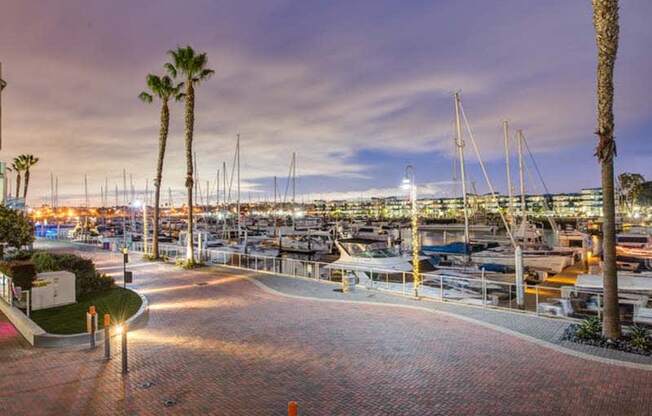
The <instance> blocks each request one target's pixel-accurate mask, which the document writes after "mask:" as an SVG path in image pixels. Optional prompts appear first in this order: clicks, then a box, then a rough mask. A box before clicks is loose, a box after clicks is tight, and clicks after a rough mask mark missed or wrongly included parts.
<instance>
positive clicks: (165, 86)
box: [138, 74, 183, 259]
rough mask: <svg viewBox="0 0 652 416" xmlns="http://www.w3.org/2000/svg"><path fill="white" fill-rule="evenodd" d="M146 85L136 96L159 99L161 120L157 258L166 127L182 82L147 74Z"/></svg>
mask: <svg viewBox="0 0 652 416" xmlns="http://www.w3.org/2000/svg"><path fill="white" fill-rule="evenodd" d="M146 81H147V87H148V88H149V91H150V92H145V91H143V92H141V93H140V95H139V96H138V97H139V98H140V99H141V100H142V101H143V102H145V103H151V102H152V100H153V98H154V96H156V97H157V98H158V99H159V100H160V101H161V121H160V128H159V135H158V161H157V163H156V178H155V179H154V227H153V228H154V229H153V234H152V256H153V257H154V258H155V259H158V258H159V253H158V227H159V216H160V207H159V205H160V201H161V180H162V178H163V159H164V158H165V147H166V145H167V140H168V129H169V127H170V109H169V107H168V102H169V101H170V99H171V98H172V99H174V100H177V101H178V100H180V99H181V98H182V97H183V94H181V93H180V92H179V91H180V90H181V88H182V87H183V83H179V84H175V83H174V81H172V79H171V78H170V77H169V76H167V75H165V76H162V77H159V76H158V75H153V74H149V75H147V78H146Z"/></svg>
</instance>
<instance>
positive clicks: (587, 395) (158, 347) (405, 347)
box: [0, 253, 652, 415]
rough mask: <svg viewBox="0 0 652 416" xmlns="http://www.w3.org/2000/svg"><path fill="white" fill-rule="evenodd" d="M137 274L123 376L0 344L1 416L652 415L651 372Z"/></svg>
mask: <svg viewBox="0 0 652 416" xmlns="http://www.w3.org/2000/svg"><path fill="white" fill-rule="evenodd" d="M94 256H95V257H97V258H98V259H100V258H102V257H103V255H102V254H97V253H96V254H94ZM105 265H107V266H109V265H110V263H109V262H106V263H105ZM137 270H138V272H137V273H136V279H137V280H136V281H137V282H138V287H139V289H141V290H142V291H143V292H144V294H145V295H146V296H147V297H148V298H149V300H150V304H151V309H150V318H149V323H148V326H147V327H146V328H144V329H141V330H137V331H134V332H133V333H131V337H130V354H131V356H130V358H131V360H130V368H131V371H130V373H129V375H128V376H127V377H124V378H123V377H122V376H121V375H120V369H119V366H120V362H119V360H117V359H114V360H112V361H111V362H109V363H105V362H104V361H103V360H102V350H101V349H99V348H98V349H97V350H96V351H87V350H84V349H66V350H44V349H30V348H28V347H27V346H25V345H24V344H22V343H21V342H20V341H19V340H13V341H5V342H2V341H0V342H2V343H1V344H0V357H11V358H10V359H6V358H0V359H2V360H3V361H2V363H1V364H2V377H1V378H0V414H13V415H21V414H32V415H41V414H43V415H60V414H107V415H109V414H111V415H112V414H129V415H132V414H142V415H149V414H151V415H161V414H184V415H185V414H218V415H238V414H243V415H270V414H271V415H283V414H286V409H287V402H288V401H289V400H296V401H298V402H299V407H300V414H303V415H384V414H390V415H391V414H398V415H403V414H411V415H431V414H481V415H506V414H535V413H536V414H577V415H581V414H646V413H647V412H650V408H651V405H652V399H651V398H650V395H649V391H650V388H651V387H652V372H649V371H643V370H636V369H631V368H623V367H617V366H611V365H607V364H602V363H597V362H593V361H587V360H583V359H580V358H577V357H573V356H570V355H566V354H560V353H558V352H555V351H553V350H550V349H548V348H543V347H541V346H539V345H536V344H532V343H529V342H527V341H524V340H522V339H520V338H516V337H511V336H506V335H504V334H501V333H499V332H496V331H494V330H491V329H488V328H484V327H481V326H478V325H475V324H473V323H469V322H466V321H461V320H459V319H456V318H453V317H450V316H445V315H437V314H431V313H426V312H421V311H416V310H410V309H400V308H387V307H383V306H376V305H354V304H342V303H327V302H315V301H310V300H299V299H291V298H287V297H282V296H277V295H274V294H272V293H269V292H266V291H263V290H261V289H260V288H259V287H257V286H256V285H255V284H253V283H252V282H250V281H248V280H246V279H244V278H242V277H241V276H238V275H237V274H234V272H233V271H232V270H227V269H219V270H215V269H211V270H204V271H201V272H185V271H180V270H176V269H174V268H172V267H171V266H164V265H150V266H142V267H139V268H138V269H137ZM200 282H201V283H207V284H206V285H202V286H197V285H195V283H200ZM117 348H118V345H117V343H115V342H114V350H115V349H117ZM145 382H151V383H153V385H151V386H149V387H147V386H145V385H143V383H145ZM166 399H174V401H175V402H176V404H173V405H172V406H170V407H166V406H165V404H164V400H166Z"/></svg>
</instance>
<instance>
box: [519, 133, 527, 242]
mask: <svg viewBox="0 0 652 416" xmlns="http://www.w3.org/2000/svg"><path fill="white" fill-rule="evenodd" d="M524 168H525V166H524V165H523V130H519V131H518V177H519V181H520V186H521V225H522V227H521V228H522V229H521V234H522V237H524V238H525V223H526V221H527V207H526V206H525V178H524V175H525V173H524Z"/></svg>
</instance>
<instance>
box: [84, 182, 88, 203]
mask: <svg viewBox="0 0 652 416" xmlns="http://www.w3.org/2000/svg"><path fill="white" fill-rule="evenodd" d="M84 206H85V207H86V208H88V176H87V175H86V174H84Z"/></svg>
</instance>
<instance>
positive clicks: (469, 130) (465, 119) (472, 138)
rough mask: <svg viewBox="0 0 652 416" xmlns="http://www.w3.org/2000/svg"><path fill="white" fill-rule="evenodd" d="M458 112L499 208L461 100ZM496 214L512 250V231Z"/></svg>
mask: <svg viewBox="0 0 652 416" xmlns="http://www.w3.org/2000/svg"><path fill="white" fill-rule="evenodd" d="M460 112H461V113H462V118H463V119H464V126H465V127H466V131H467V132H468V133H469V138H470V139H471V144H472V145H473V151H474V152H475V155H476V157H477V158H478V162H480V168H482V174H483V175H484V178H485V180H486V181H487V185H488V186H489V190H490V191H491V197H492V198H493V200H494V202H495V203H496V205H497V206H499V207H500V203H499V202H498V198H497V197H496V191H495V190H494V187H493V185H492V184H491V181H490V180H489V175H488V174H487V169H486V168H485V166H484V162H483V161H482V157H481V156H480V150H479V149H478V145H477V144H476V143H475V138H474V137H473V132H472V131H471V126H470V125H469V120H468V119H467V118H466V113H465V112H464V106H463V105H462V101H461V100H460ZM498 214H499V215H500V219H501V220H502V221H503V225H504V226H505V231H507V235H508V236H509V239H510V241H511V242H512V245H513V246H514V248H516V240H514V236H513V235H512V231H511V230H510V229H509V225H508V224H507V220H506V219H505V216H504V215H503V213H502V211H501V210H500V209H499V210H498Z"/></svg>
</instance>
